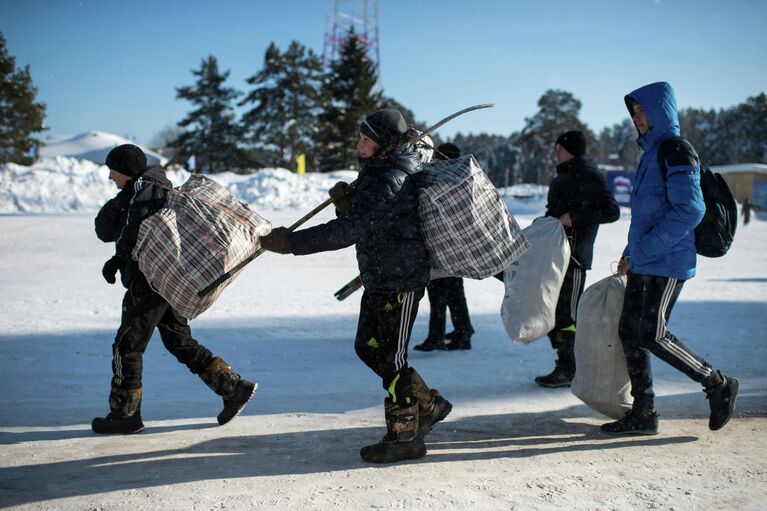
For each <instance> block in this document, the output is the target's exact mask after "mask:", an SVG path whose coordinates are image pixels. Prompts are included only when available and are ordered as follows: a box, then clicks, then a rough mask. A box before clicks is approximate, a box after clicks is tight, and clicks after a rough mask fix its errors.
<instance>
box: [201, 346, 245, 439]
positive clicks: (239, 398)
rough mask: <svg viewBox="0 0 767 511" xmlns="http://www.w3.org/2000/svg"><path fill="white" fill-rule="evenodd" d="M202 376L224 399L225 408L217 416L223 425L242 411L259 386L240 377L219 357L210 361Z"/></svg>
mask: <svg viewBox="0 0 767 511" xmlns="http://www.w3.org/2000/svg"><path fill="white" fill-rule="evenodd" d="M200 378H202V381H204V382H205V384H206V385H207V386H208V387H210V388H211V390H213V392H215V393H216V394H218V395H219V396H221V397H222V398H223V400H224V409H223V410H221V413H219V414H218V416H217V417H216V420H217V421H218V423H219V424H220V425H222V426H223V425H224V424H226V423H227V422H229V421H231V420H232V419H233V418H235V417H236V416H237V415H238V414H239V413H240V412H241V411H242V409H243V408H244V407H245V405H246V404H247V402H248V401H249V400H250V398H251V397H252V396H253V394H255V393H256V389H257V388H258V385H256V384H255V383H253V382H249V381H248V380H243V379H242V378H240V375H239V374H237V373H236V372H235V371H234V369H232V368H231V367H230V366H229V365H228V364H227V363H226V362H224V360H223V359H221V358H219V357H216V358H214V359H213V360H211V361H210V364H208V367H206V368H205V370H204V371H203V372H202V374H200Z"/></svg>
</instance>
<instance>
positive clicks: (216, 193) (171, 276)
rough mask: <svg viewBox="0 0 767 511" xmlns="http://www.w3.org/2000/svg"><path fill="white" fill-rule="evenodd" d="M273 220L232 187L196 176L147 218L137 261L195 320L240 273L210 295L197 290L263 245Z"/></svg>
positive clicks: (154, 285)
mask: <svg viewBox="0 0 767 511" xmlns="http://www.w3.org/2000/svg"><path fill="white" fill-rule="evenodd" d="M269 231H271V223H270V222H268V221H267V220H265V219H263V218H261V217H260V216H259V215H257V214H256V213H254V212H253V211H250V210H249V209H248V208H247V207H246V206H245V205H244V204H242V203H241V202H240V201H238V200H237V199H236V198H235V197H234V196H232V195H231V194H230V193H229V192H228V191H227V190H226V188H224V187H223V186H221V185H220V184H218V183H216V182H215V181H213V180H211V179H208V178H206V177H204V176H200V175H193V176H191V177H190V178H189V180H187V182H186V183H184V184H183V185H181V186H180V187H179V188H176V189H172V190H170V193H169V195H168V202H167V204H166V205H165V207H164V208H162V209H161V210H159V211H158V212H157V213H155V214H154V215H152V216H150V217H149V218H146V219H145V220H144V221H143V222H141V227H140V228H139V234H138V239H137V242H136V246H135V248H134V249H133V259H135V260H136V261H138V265H139V268H140V269H141V271H142V273H143V274H144V275H145V276H146V278H147V280H148V281H149V284H150V285H151V286H152V289H154V290H155V291H156V292H157V293H158V294H160V295H161V296H162V297H163V298H165V299H166V300H167V301H168V303H170V305H171V306H172V307H173V308H174V309H175V310H176V311H177V312H178V313H179V314H181V315H182V316H184V317H185V318H187V319H193V318H195V317H197V316H199V315H200V314H201V313H203V312H204V311H205V310H206V309H208V307H210V306H211V305H213V303H214V302H215V301H216V299H217V298H218V296H219V295H220V294H221V293H222V292H223V291H224V289H225V288H226V286H227V285H229V283H231V282H232V281H233V280H234V279H235V278H236V277H237V275H238V274H239V272H237V273H235V274H234V275H232V277H231V278H230V279H228V280H226V282H224V283H223V284H221V285H220V286H218V287H217V288H216V289H215V290H213V291H212V292H211V293H209V294H207V295H206V296H204V297H199V296H197V292H198V291H200V290H201V289H203V288H205V287H206V286H207V285H208V284H210V283H211V282H213V281H215V280H216V279H217V278H218V277H220V276H222V275H223V274H224V273H226V272H227V271H229V270H231V269H232V268H234V267H235V266H237V264H239V263H240V262H242V261H243V260H245V259H246V258H248V257H249V256H251V255H253V253H254V252H256V250H258V249H259V248H260V244H259V237H260V236H263V235H265V234H267V233H269Z"/></svg>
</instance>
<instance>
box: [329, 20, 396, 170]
mask: <svg viewBox="0 0 767 511" xmlns="http://www.w3.org/2000/svg"><path fill="white" fill-rule="evenodd" d="M376 72H377V70H376V67H375V65H374V64H373V62H372V61H371V60H370V59H369V58H368V55H367V52H366V50H365V47H364V46H363V45H362V44H361V43H360V41H359V39H358V38H357V36H356V35H355V34H354V31H353V30H350V31H349V36H348V38H347V40H346V44H344V47H343V49H342V50H341V54H340V57H339V59H338V60H337V61H336V62H334V63H333V64H332V65H331V69H330V72H329V74H328V76H327V77H326V79H325V83H324V84H323V90H322V92H323V97H324V98H325V101H326V103H325V109H324V111H323V112H322V113H321V114H320V126H321V128H320V134H319V142H320V146H321V147H320V169H321V170H323V171H330V170H338V169H350V168H354V167H355V166H356V163H357V149H356V146H357V141H358V140H359V124H360V122H361V121H362V119H363V118H364V117H365V115H367V114H369V113H370V112H372V111H374V110H376V109H378V108H380V107H381V106H382V104H383V96H382V93H381V92H376V91H375V90H374V89H375V85H376Z"/></svg>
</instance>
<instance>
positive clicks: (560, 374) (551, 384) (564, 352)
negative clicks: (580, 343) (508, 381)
mask: <svg viewBox="0 0 767 511" xmlns="http://www.w3.org/2000/svg"><path fill="white" fill-rule="evenodd" d="M574 341H575V334H574V333H573V332H557V333H556V334H554V337H552V338H551V345H552V346H553V347H554V349H556V350H557V361H556V363H555V364H554V370H553V371H551V372H550V373H549V374H547V375H545V376H536V378H535V383H537V384H538V385H540V386H541V387H547V388H552V389H553V388H559V387H569V386H570V382H571V381H573V377H574V376H575V352H574V350H573V344H574Z"/></svg>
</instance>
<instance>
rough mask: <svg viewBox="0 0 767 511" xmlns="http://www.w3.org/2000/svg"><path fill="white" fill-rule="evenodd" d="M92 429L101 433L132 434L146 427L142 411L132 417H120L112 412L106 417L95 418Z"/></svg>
mask: <svg viewBox="0 0 767 511" xmlns="http://www.w3.org/2000/svg"><path fill="white" fill-rule="evenodd" d="M91 429H92V430H93V432H94V433H98V434H100V435H130V434H131V433H138V432H139V431H141V430H142V429H144V423H143V422H141V414H140V413H135V414H133V415H131V416H130V417H118V416H114V415H113V414H112V413H111V412H110V413H109V414H108V415H107V416H106V417H96V418H95V419H93V422H91Z"/></svg>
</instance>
